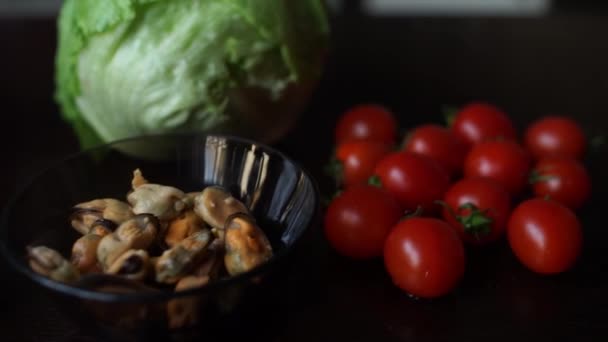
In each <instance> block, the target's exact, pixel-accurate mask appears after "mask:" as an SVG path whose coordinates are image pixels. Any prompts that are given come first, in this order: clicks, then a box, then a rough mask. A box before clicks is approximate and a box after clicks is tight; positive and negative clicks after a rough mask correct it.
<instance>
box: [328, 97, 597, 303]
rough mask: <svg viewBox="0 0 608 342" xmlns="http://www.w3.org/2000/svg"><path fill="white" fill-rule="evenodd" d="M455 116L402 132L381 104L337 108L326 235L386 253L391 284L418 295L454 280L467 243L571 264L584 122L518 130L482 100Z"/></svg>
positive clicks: (576, 244)
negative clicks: (334, 189) (503, 246)
mask: <svg viewBox="0 0 608 342" xmlns="http://www.w3.org/2000/svg"><path fill="white" fill-rule="evenodd" d="M450 121H451V122H450V124H449V125H448V126H446V127H444V126H441V125H437V124H431V123H429V124H424V125H420V126H418V127H414V128H413V129H412V130H411V131H409V132H408V134H407V136H406V137H405V138H404V139H400V138H398V133H399V132H398V131H399V127H398V123H397V120H396V118H395V115H394V114H393V113H392V112H391V111H389V110H388V109H387V108H385V107H382V106H379V105H370V104H364V105H357V106H355V107H353V108H351V109H350V110H348V111H346V112H345V113H344V114H343V115H342V116H341V117H340V118H339V120H338V122H337V125H336V127H335V140H336V146H337V148H336V152H335V160H334V161H333V164H332V165H333V168H332V170H333V173H332V174H333V175H334V176H335V177H336V179H337V181H338V184H339V189H340V191H339V192H338V193H337V195H336V196H335V197H334V198H333V199H332V200H331V202H330V203H329V204H328V207H327V211H326V213H325V222H324V232H325V236H326V238H327V240H328V241H329V243H330V245H331V246H332V247H333V248H334V249H335V251H337V252H338V253H339V254H342V255H344V256H347V257H350V258H354V259H371V258H376V257H382V258H383V260H384V267H385V269H386V271H387V272H388V274H389V275H390V277H391V278H392V280H393V282H394V283H395V285H397V286H398V287H399V288H401V289H403V290H404V291H406V292H407V293H409V294H410V295H413V296H416V297H422V298H433V297H438V296H442V295H445V294H447V293H449V292H451V291H452V290H453V289H454V288H455V287H456V286H457V285H458V284H459V282H460V280H461V279H462V277H463V275H464V270H465V264H466V263H465V248H469V247H470V248H475V247H479V246H488V245H492V244H495V243H496V242H497V241H498V240H499V239H501V238H503V237H506V239H507V240H508V244H509V246H510V248H511V250H512V252H513V255H514V256H515V257H516V258H517V259H518V260H519V261H520V262H521V263H522V264H523V265H524V266H525V267H527V268H529V269H530V270H532V271H534V272H537V273H540V274H556V273H561V272H564V271H566V270H568V269H570V268H571V267H572V266H573V265H574V264H575V262H576V260H577V259H578V257H579V255H580V253H581V247H582V240H583V237H582V229H581V225H580V222H579V218H578V216H577V214H576V212H577V210H578V209H580V207H581V206H582V205H583V204H584V203H585V202H586V201H587V200H588V198H589V196H590V192H591V181H590V177H589V174H588V172H587V170H586V168H585V166H584V164H583V163H582V161H581V160H582V157H583V155H584V154H585V153H586V149H587V142H586V138H585V135H584V134H583V132H582V129H581V128H580V127H579V125H578V124H577V123H576V122H575V121H574V120H572V119H570V118H567V117H559V116H545V117H542V118H540V119H538V120H536V121H534V122H532V123H531V124H530V125H528V126H527V127H526V128H525V131H524V132H523V134H522V136H519V135H518V132H517V130H516V129H515V128H514V125H513V122H512V120H511V118H510V117H509V116H508V115H507V114H506V113H505V112H503V111H502V110H501V109H499V108H497V107H496V106H494V105H491V104H488V103H482V102H475V103H469V104H467V105H466V106H463V107H462V108H460V109H459V110H458V111H457V112H456V113H455V114H454V116H453V120H450ZM398 140H403V141H398Z"/></svg>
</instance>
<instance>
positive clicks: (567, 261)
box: [507, 198, 583, 274]
mask: <svg viewBox="0 0 608 342" xmlns="http://www.w3.org/2000/svg"><path fill="white" fill-rule="evenodd" d="M507 236H508V239H509V245H510V246H511V250H512V251H513V253H514V254H515V256H516V257H517V258H518V259H519V261H520V262H521V263H522V264H523V265H525V266H526V267H527V268H529V269H530V270H532V271H534V272H537V273H540V274H555V273H560V272H564V271H566V270H568V269H570V268H571V267H572V266H573V265H574V263H575V262H576V260H577V259H578V256H579V254H580V252H581V247H582V241H583V234H582V231H581V226H580V223H579V221H578V219H577V217H576V215H575V214H574V212H572V210H570V209H568V207H565V206H563V205H561V204H559V203H557V202H554V201H551V200H544V199H540V198H536V199H531V200H527V201H525V202H522V203H521V204H520V205H519V206H517V207H516V208H515V209H514V210H513V213H512V214H511V217H510V219H509V222H508V223H507Z"/></svg>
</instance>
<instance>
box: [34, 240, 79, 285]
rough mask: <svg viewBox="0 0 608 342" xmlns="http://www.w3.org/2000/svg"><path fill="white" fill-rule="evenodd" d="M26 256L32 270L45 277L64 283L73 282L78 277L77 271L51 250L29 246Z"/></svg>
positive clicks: (44, 247)
mask: <svg viewBox="0 0 608 342" xmlns="http://www.w3.org/2000/svg"><path fill="white" fill-rule="evenodd" d="M27 255H28V261H29V265H30V267H31V268H32V270H33V271H34V272H36V273H38V274H41V275H43V276H45V277H48V278H50V279H53V280H55V281H60V282H64V283H71V282H74V281H76V280H78V278H79V277H80V274H79V272H78V269H76V267H75V266H74V265H72V264H71V263H70V262H69V261H68V260H67V259H65V258H64V257H63V256H62V255H61V254H60V253H59V252H57V251H56V250H54V249H52V248H49V247H46V246H36V247H31V246H30V247H28V248H27Z"/></svg>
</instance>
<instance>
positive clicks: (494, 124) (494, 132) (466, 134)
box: [451, 101, 517, 146]
mask: <svg viewBox="0 0 608 342" xmlns="http://www.w3.org/2000/svg"><path fill="white" fill-rule="evenodd" d="M451 129H452V131H453V132H454V134H455V135H456V136H457V137H459V138H460V139H461V140H462V141H464V142H465V143H467V144H468V145H469V146H472V145H475V144H478V143H481V142H483V141H486V140H495V139H504V140H513V141H516V140H517V131H516V129H515V126H514V125H513V122H512V121H511V119H510V118H509V116H508V115H507V114H506V113H505V112H504V111H503V110H501V109H500V108H498V107H497V106H495V105H493V104H490V103H487V102H483V101H474V102H470V103H468V104H467V105H465V106H463V107H462V108H461V109H460V110H459V111H458V112H457V113H456V115H455V116H454V118H453V122H452V125H451Z"/></svg>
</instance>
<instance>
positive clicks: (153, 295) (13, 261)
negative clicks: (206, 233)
mask: <svg viewBox="0 0 608 342" xmlns="http://www.w3.org/2000/svg"><path fill="white" fill-rule="evenodd" d="M209 137H213V138H219V139H225V140H226V141H233V142H237V143H240V144H243V145H250V146H256V147H257V148H260V149H261V150H262V151H264V152H266V153H270V154H273V155H276V156H278V157H279V158H281V159H282V160H285V161H287V162H289V163H291V164H292V165H293V166H294V167H295V168H296V169H297V170H298V171H300V172H302V174H304V175H305V177H306V178H307V179H308V181H309V182H310V184H311V186H312V188H313V196H312V199H311V200H312V201H313V202H314V206H313V212H312V215H310V216H309V217H307V218H306V221H305V223H304V226H305V228H304V229H302V231H301V232H300V233H299V234H298V235H297V236H296V239H295V240H294V242H293V244H291V245H288V246H286V248H284V249H282V250H280V251H277V252H276V253H273V255H272V257H271V258H270V259H269V260H268V261H266V262H265V263H263V264H262V265H260V266H258V267H256V268H254V269H252V270H250V271H248V272H244V273H241V274H238V275H236V276H230V277H226V278H223V279H219V280H215V281H213V282H210V283H208V284H207V285H204V286H202V287H198V288H192V289H187V290H183V291H166V290H162V289H161V290H158V291H150V292H141V293H140V292H138V293H128V294H118V293H105V292H99V291H94V290H90V289H85V288H80V287H76V286H73V285H70V284H67V283H62V282H59V281H55V280H52V279H50V278H47V277H45V276H42V275H40V274H38V273H36V272H34V271H32V270H31V269H30V268H29V267H27V266H26V265H24V264H23V263H22V262H20V261H19V258H18V256H17V255H15V254H14V253H13V252H12V251H11V249H10V247H9V246H8V243H7V242H8V233H9V231H10V227H9V223H8V221H9V217H10V214H11V212H12V209H13V208H14V206H15V203H16V202H17V201H18V200H19V199H20V198H21V197H22V196H23V194H24V193H25V192H26V191H28V190H29V189H30V188H31V187H32V186H33V184H34V183H35V182H36V181H37V180H38V179H40V178H41V177H43V176H44V175H45V174H47V173H48V172H50V171H52V170H54V169H57V168H58V167H60V166H61V165H63V164H65V163H67V162H69V161H72V160H75V159H78V158H81V157H84V156H87V155H92V154H93V153H95V152H96V151H103V150H110V149H112V148H113V146H116V145H120V144H124V143H128V142H137V141H145V140H148V139H163V138H171V139H175V140H178V139H192V140H193V141H194V140H195V139H197V138H205V140H206V138H209ZM123 154H124V152H123ZM130 157H132V156H130ZM320 210H321V201H320V193H319V187H318V184H317V182H316V180H315V179H314V177H312V175H311V173H310V172H309V171H308V170H307V169H306V168H304V167H302V166H301V165H300V164H299V163H298V162H296V161H295V160H293V159H292V158H291V157H289V156H287V155H286V154H285V153H283V152H281V151H279V150H278V149H276V148H273V147H271V146H269V145H267V144H264V143H261V142H257V141H255V140H252V139H249V138H245V137H241V136H236V135H230V134H223V133H202V132H181V133H160V134H142V135H137V136H133V137H128V138H124V139H118V140H115V141H111V142H109V143H105V144H100V145H97V146H93V147H90V148H87V149H83V150H80V151H78V152H73V153H70V154H68V155H66V156H64V157H61V158H58V159H55V160H54V161H53V162H50V163H49V164H47V166H46V167H43V168H42V170H40V171H39V172H35V173H33V174H32V175H30V176H29V177H27V178H26V181H25V182H23V183H22V185H21V186H20V187H19V188H18V189H16V190H15V191H13V194H12V195H11V197H10V198H9V200H8V201H7V202H6V205H5V206H4V208H3V210H2V214H1V217H0V254H1V255H3V257H4V259H5V260H7V261H8V264H9V265H10V266H11V267H12V268H13V269H15V270H17V271H18V272H19V273H21V274H22V275H25V276H26V278H29V279H30V280H31V281H33V282H34V283H37V284H38V285H42V286H43V287H45V288H47V289H49V290H51V291H53V292H58V293H60V294H63V295H67V296H68V297H76V298H78V299H81V300H89V301H98V302H105V303H134V302H135V303H138V302H146V303H150V302H158V301H166V300H170V299H177V298H181V297H188V296H198V295H202V294H206V293H213V292H214V291H218V290H221V289H223V288H228V287H230V286H232V285H238V284H243V283H245V282H246V281H251V280H253V279H255V278H256V276H258V275H260V274H262V273H264V272H265V271H266V270H269V269H271V267H272V266H273V265H275V264H277V263H279V262H280V261H283V260H284V259H286V257H287V256H288V254H290V253H291V252H292V251H293V249H294V248H295V245H297V244H298V242H299V241H300V240H301V238H302V236H303V235H304V234H305V233H306V231H307V230H308V229H310V228H311V226H313V225H314V222H315V221H316V218H317V217H318V215H319V213H320ZM152 289H154V290H156V289H155V288H152Z"/></svg>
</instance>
